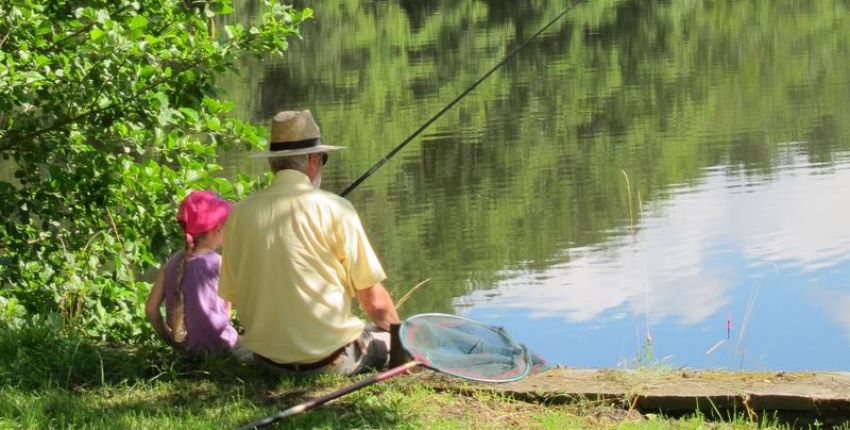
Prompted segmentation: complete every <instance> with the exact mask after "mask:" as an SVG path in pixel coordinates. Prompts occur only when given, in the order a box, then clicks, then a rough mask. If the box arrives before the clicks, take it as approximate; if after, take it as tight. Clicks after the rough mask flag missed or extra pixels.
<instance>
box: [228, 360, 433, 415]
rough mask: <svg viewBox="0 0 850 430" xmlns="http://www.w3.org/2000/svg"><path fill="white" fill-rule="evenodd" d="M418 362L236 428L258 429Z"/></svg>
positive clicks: (373, 376) (387, 371)
mask: <svg viewBox="0 0 850 430" xmlns="http://www.w3.org/2000/svg"><path fill="white" fill-rule="evenodd" d="M419 364H420V363H419V362H418V361H416V360H413V361H408V362H407V363H404V364H402V365H401V366H397V367H393V368H392V369H389V370H386V371H384V372H381V373H378V374H376V375H372V376H370V377H368V378H366V379H364V380H362V381H359V382H355V383H353V384H351V385H347V386H345V387H342V388H340V389H338V390H336V391H334V392H332V393H328V394H325V395H324V396H321V397H317V398H315V399H311V400H308V401H306V402H304V403H300V404H297V405H295V406H293V407H291V408H289V409H286V410H283V411H280V412H278V413H276V414H274V415H271V416H268V417H266V418H263V419H259V420H257V421H254V422H252V423H249V424H246V425H244V426H241V427H238V428H237V429H236V430H249V429H258V428H263V427H267V426H269V425H272V424H274V423H276V422H278V421H280V420H282V419H284V418H286V417H288V416H291V415H295V414H299V413H301V412H304V411H307V410H310V409H313V408H315V407H316V406H319V405H323V404H325V403H327V402H329V401H331V400H334V399H338V398H340V397H342V396H344V395H346V394H348V393H351V392H354V391H357V390H359V389H361V388H363V387H366V386H369V385H372V384H376V383H378V382H381V381H386V380H387V379H390V378H394V377H396V376H398V375H402V374H404V373H407V371H409V370H411V369H413V368H414V367H416V366H418V365H419Z"/></svg>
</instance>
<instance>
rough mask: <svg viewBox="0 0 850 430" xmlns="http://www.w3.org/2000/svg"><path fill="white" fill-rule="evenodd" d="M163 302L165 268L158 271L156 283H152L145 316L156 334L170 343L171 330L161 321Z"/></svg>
mask: <svg viewBox="0 0 850 430" xmlns="http://www.w3.org/2000/svg"><path fill="white" fill-rule="evenodd" d="M163 300H165V267H163V268H162V269H160V271H159V274H157V275H156V282H154V284H153V288H151V292H150V294H149V295H148V301H147V303H145V314H146V315H147V316H148V321H150V322H151V325H152V326H153V329H154V330H156V332H157V334H159V335H160V336H161V337H162V338H163V339H165V340H166V341H168V342H171V330H169V329H168V327H167V326H166V325H165V321H163V319H162V311H161V310H160V306H162V302H163Z"/></svg>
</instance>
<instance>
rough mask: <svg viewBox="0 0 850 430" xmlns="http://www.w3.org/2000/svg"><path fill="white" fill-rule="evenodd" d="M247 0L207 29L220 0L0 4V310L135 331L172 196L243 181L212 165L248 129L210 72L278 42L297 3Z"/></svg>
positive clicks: (163, 241) (142, 333)
mask: <svg viewBox="0 0 850 430" xmlns="http://www.w3.org/2000/svg"><path fill="white" fill-rule="evenodd" d="M263 3H264V9H263V12H262V14H261V15H260V18H259V19H258V21H257V23H256V24H255V25H253V26H251V27H249V28H244V27H243V26H240V25H229V26H225V27H223V28H222V29H221V30H218V29H217V27H216V25H215V22H217V19H218V17H220V16H222V15H227V14H229V13H230V12H231V11H232V10H233V9H232V7H231V4H230V1H228V0H208V1H199V2H184V1H174V0H136V1H128V0H118V1H115V0H88V1H70V0H56V1H49V2H47V1H37V0H22V1H16V2H2V3H0V157H2V160H0V214H2V217H0V218H2V219H0V317H2V318H6V319H9V318H16V319H20V318H22V317H23V315H22V310H24V311H25V312H26V313H27V314H29V315H35V314H42V315H47V314H58V315H59V316H60V318H61V319H62V320H63V321H62V325H61V326H62V327H66V328H68V327H70V328H71V329H73V330H80V331H82V332H83V333H85V334H86V335H88V336H94V337H97V338H100V339H103V340H121V341H127V340H139V339H146V338H150V336H151V331H150V330H149V329H148V328H147V324H145V322H144V312H143V301H144V297H145V295H146V293H147V291H148V288H149V285H148V284H147V283H145V282H141V281H140V280H139V279H138V274H139V273H143V272H144V271H146V270H149V269H150V268H151V267H152V266H154V265H158V264H159V263H160V262H161V260H162V259H163V258H165V257H166V255H167V253H168V252H169V250H170V248H172V247H173V246H174V244H175V243H174V242H172V240H171V239H172V238H176V237H180V236H179V235H177V232H176V231H175V230H176V224H175V222H174V221H173V219H174V212H175V210H176V206H177V203H178V202H179V201H180V199H181V198H182V197H183V196H184V195H185V194H186V193H187V192H188V190H189V189H193V188H210V189H213V190H216V191H218V192H219V193H221V194H222V195H224V196H225V197H228V198H238V197H239V196H241V195H243V194H245V193H247V192H248V191H250V189H252V188H253V187H254V186H256V185H257V182H256V180H251V179H248V178H244V177H242V178H238V179H237V180H235V181H233V182H229V181H226V180H223V179H221V178H216V177H215V174H216V172H217V171H219V170H220V167H219V166H218V165H217V164H216V162H215V160H216V155H217V153H219V151H221V150H223V149H227V148H230V147H233V146H234V145H243V146H249V147H251V146H253V147H260V146H263V144H262V137H263V133H264V131H263V130H262V129H260V128H255V127H253V126H252V125H250V124H248V123H245V122H242V121H240V120H238V119H235V118H231V117H229V116H228V114H229V112H230V111H231V109H232V108H233V104H232V103H230V102H227V101H224V100H221V99H219V98H217V97H216V87H215V78H216V77H217V76H220V75H221V74H222V73H224V72H227V71H228V70H233V66H234V64H235V62H236V61H237V60H238V59H240V58H242V57H244V56H246V55H262V54H265V53H269V52H271V53H278V54H280V53H282V52H283V51H284V50H285V49H286V47H287V38H288V37H292V36H297V35H298V33H297V28H298V25H299V24H300V23H301V22H302V21H303V20H304V19H307V18H309V17H310V16H311V12H310V10H309V9H304V10H295V9H293V8H292V7H290V6H284V5H281V4H278V3H276V2H274V1H272V0H266V1H264V2H263ZM4 171H7V172H9V173H10V174H8V175H5V177H4V176H3V173H2V172H4Z"/></svg>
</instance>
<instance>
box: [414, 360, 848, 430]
mask: <svg viewBox="0 0 850 430" xmlns="http://www.w3.org/2000/svg"><path fill="white" fill-rule="evenodd" d="M431 379H432V381H434V383H435V386H440V387H443V388H444V389H448V390H455V391H457V392H462V393H465V394H470V395H474V394H475V393H482V392H487V393H498V394H501V395H508V396H510V397H513V398H516V399H521V400H525V401H531V402H533V403H540V404H549V405H551V404H564V403H573V404H575V403H581V402H583V403H587V402H591V404H592V402H598V403H599V404H601V405H606V406H614V407H618V408H621V409H623V410H626V411H628V412H640V413H641V414H653V413H662V414H665V415H668V416H677V415H683V414H693V413H695V412H696V411H700V412H702V413H703V414H705V415H706V416H718V417H721V418H722V417H724V416H729V414H730V413H731V414H746V415H747V416H749V418H751V419H754V420H758V419H761V418H762V417H769V418H776V419H779V420H780V421H784V422H793V423H797V424H799V425H805V424H809V423H813V422H815V420H817V421H819V422H820V423H824V424H828V425H829V424H840V423H844V422H847V421H848V420H850V373H842V372H724V371H715V370H705V371H698V370H687V371H674V370H664V369H640V370H613V369H551V370H549V371H546V372H543V373H541V374H538V375H533V376H530V377H528V378H526V379H524V380H522V381H518V382H513V383H508V384H498V385H487V384H471V383H464V382H460V381H451V382H449V381H450V380H448V379H446V378H444V377H440V376H439V375H434V376H433V377H432V378H431ZM436 381H441V382H436Z"/></svg>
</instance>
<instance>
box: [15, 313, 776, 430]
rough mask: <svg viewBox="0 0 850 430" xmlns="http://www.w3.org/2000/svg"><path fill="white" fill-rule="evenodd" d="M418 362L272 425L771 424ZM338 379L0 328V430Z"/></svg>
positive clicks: (222, 421)
mask: <svg viewBox="0 0 850 430" xmlns="http://www.w3.org/2000/svg"><path fill="white" fill-rule="evenodd" d="M428 373H430V371H423V372H422V373H418V374H414V375H409V376H402V377H399V378H396V379H393V380H390V381H385V382H383V383H380V384H377V385H373V386H371V387H367V388H365V389H363V390H360V391H358V392H355V393H352V394H350V395H348V396H346V397H344V398H342V399H339V400H336V401H333V402H331V403H328V404H326V405H323V406H321V407H319V408H317V409H315V410H312V411H309V412H307V413H304V414H301V415H297V416H294V417H290V418H288V419H286V420H284V421H282V422H281V423H279V426H278V427H276V428H282V429H303V428H315V429H354V428H357V429H502V428H517V429H585V428H594V429H597V428H598V429H609V428H617V429H702V428H709V429H714V428H731V429H743V428H747V429H749V428H780V426H778V425H777V424H776V423H773V422H769V421H768V422H760V423H757V422H751V421H749V420H748V419H746V417H745V416H741V417H733V418H732V419H730V420H727V421H724V422H711V421H708V420H706V419H705V417H702V416H699V415H695V416H691V417H686V418H681V419H672V418H666V417H662V416H655V415H651V414H650V415H641V414H639V413H637V412H634V411H632V412H629V411H628V410H624V409H622V408H620V407H615V406H613V405H608V404H604V403H600V402H593V401H589V400H588V401H581V402H577V403H571V404H558V405H556V404H548V405H547V404H546V402H541V403H529V402H522V401H517V400H513V399H510V398H508V397H505V396H502V395H498V394H494V393H477V394H473V395H458V394H456V393H454V392H451V391H445V390H441V389H438V387H437V385H436V384H429V383H428V382H427V381H428V380H430V379H433V378H428V377H427V374H428ZM350 382H351V379H348V378H343V377H334V376H321V377H303V378H285V377H284V378H280V377H271V376H268V375H266V374H264V373H262V372H261V371H260V370H258V369H256V368H255V367H253V366H251V365H243V364H241V363H239V362H238V361H236V360H235V359H232V358H230V357H229V356H227V355H215V356H210V357H207V358H206V359H203V360H196V359H188V358H186V357H182V356H179V355H176V354H175V353H173V352H171V351H170V350H168V349H166V348H164V347H158V346H144V347H139V348H127V347H120V346H114V345H113V346H105V345H98V344H92V343H90V342H87V341H85V340H82V339H74V338H73V337H68V336H64V335H59V334H57V333H56V331H55V330H53V329H50V328H47V327H38V326H37V327H30V328H25V329H18V330H11V329H7V328H2V329H0V429H6V428H15V429H17V428H24V429H29V428H33V429H35V428H38V429H41V428H69V429H70V428H74V429H98V428H108V429H113V428H140V429H147V428H157V429H159V428H170V429H171V428H174V429H182V428H191V429H204V428H216V429H220V428H234V427H236V426H238V425H242V424H245V423H248V422H251V421H253V420H256V419H258V418H262V417H264V416H267V415H270V414H273V413H275V412H277V411H279V410H281V409H284V408H286V407H289V406H291V405H294V404H297V403H300V402H301V401H304V400H306V399H309V398H312V397H315V396H317V395H321V394H324V393H326V392H329V391H332V390H334V389H336V388H338V387H341V386H343V385H346V384H349V383H350Z"/></svg>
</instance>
